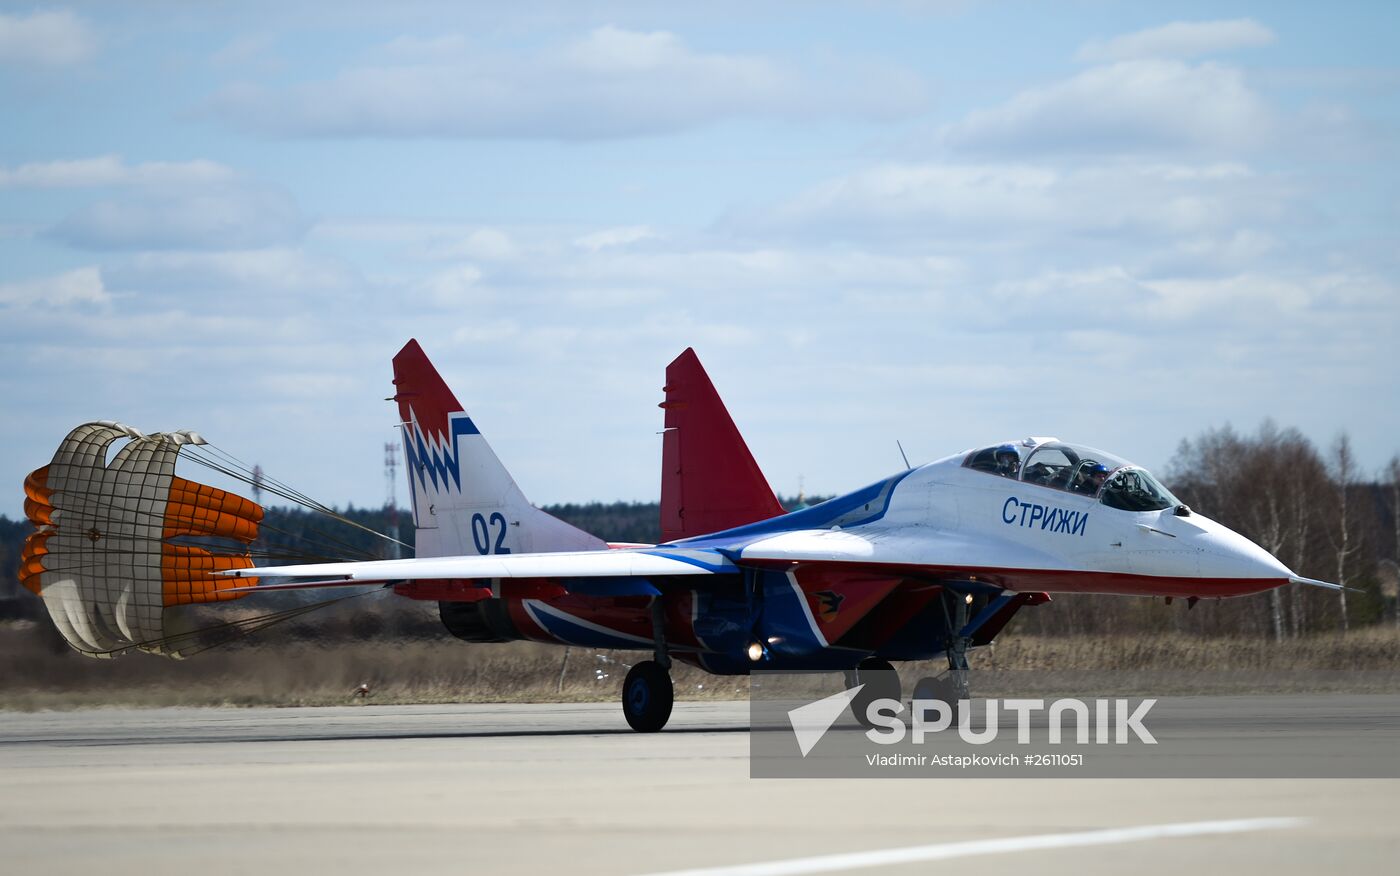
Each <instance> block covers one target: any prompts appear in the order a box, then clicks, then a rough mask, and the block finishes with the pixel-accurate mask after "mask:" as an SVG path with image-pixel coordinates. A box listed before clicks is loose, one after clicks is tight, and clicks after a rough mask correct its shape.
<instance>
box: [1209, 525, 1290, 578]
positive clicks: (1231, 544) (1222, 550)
mask: <svg viewBox="0 0 1400 876" xmlns="http://www.w3.org/2000/svg"><path fill="white" fill-rule="evenodd" d="M1202 524H1208V525H1202ZM1197 525H1198V526H1201V528H1202V529H1204V530H1205V532H1204V533H1203V536H1204V537H1203V538H1202V541H1203V542H1204V543H1203V544H1202V547H1203V548H1204V552H1205V558H1204V560H1203V565H1208V566H1209V567H1210V568H1209V570H1204V569H1203V571H1207V574H1211V575H1213V576H1215V577H1220V578H1273V579H1283V580H1285V581H1286V580H1288V578H1290V577H1292V575H1293V572H1292V571H1290V570H1289V568H1288V567H1287V566H1285V565H1284V564H1283V563H1281V562H1279V560H1278V558H1277V557H1275V556H1274V555H1273V554H1271V553H1269V552H1268V551H1266V550H1264V549H1263V548H1262V547H1260V546H1259V545H1257V544H1255V543H1254V542H1252V541H1250V540H1249V539H1247V538H1245V537H1244V536H1242V535H1240V534H1239V533H1238V532H1235V531H1234V530H1232V529H1230V528H1228V527H1226V526H1222V525H1221V524H1219V523H1216V522H1215V521H1213V520H1207V519H1205V518H1198V520H1197Z"/></svg>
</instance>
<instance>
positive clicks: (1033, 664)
mask: <svg viewBox="0 0 1400 876" xmlns="http://www.w3.org/2000/svg"><path fill="white" fill-rule="evenodd" d="M641 659H645V654H644V653H642V652H594V651H590V650H587V649H583V648H569V649H564V648H558V647H551V646H547V645H539V644H533V643H528V642H513V643H509V644H504V645H468V644H466V643H463V642H459V641H457V640H456V639H453V638H450V637H448V636H446V635H445V634H444V636H443V637H442V638H429V639H423V638H418V639H409V640H400V641H396V640H394V639H393V638H391V637H387V636H376V637H371V638H368V639H366V640H364V641H358V642H356V641H336V642H330V643H322V644H314V643H291V644H280V645H263V646H260V647H250V646H242V647H231V648H227V649H221V650H214V651H209V652H207V653H205V654H201V655H199V656H197V657H194V658H192V659H190V660H169V659H165V658H161V657H153V656H150V655H146V654H132V655H127V656H124V657H120V658H117V659H113V660H93V659H90V658H87V657H83V656H81V655H78V654H76V653H73V652H71V651H69V650H67V648H66V646H64V645H62V643H61V642H56V641H55V637H54V636H52V635H51V634H50V633H49V631H48V630H46V629H45V628H44V627H42V626H41V622H20V623H10V624H5V625H3V626H0V708H5V709H24V710H35V709H61V708H76V707H82V706H176V705H184V706H251V705H276V706H302V705H333V704H345V703H355V702H372V703H379V704H384V703H450V702H560V701H573V702H583V701H606V700H612V699H615V698H616V697H617V695H618V690H619V687H620V685H621V682H622V678H623V676H625V675H626V673H627V668H628V664H630V663H631V662H633V661H636V660H641ZM973 665H974V667H975V668H982V669H1134V670H1163V671H1186V670H1205V669H1218V670H1394V669H1397V668H1400V631H1397V630H1395V629H1393V628H1388V627H1387V628H1377V627H1371V628H1367V629H1362V630H1358V631H1355V632H1352V633H1350V634H1348V635H1346V636H1340V635H1328V636H1316V637H1312V638H1305V639H1293V640H1289V641H1286V642H1284V643H1282V644H1276V643H1274V642H1272V641H1269V640H1264V639H1249V638H1243V637H1236V638H1200V637H1196V636H1190V635H1186V634H1164V635H1156V636H1081V637H1058V636H1057V637H1045V636H1016V635H1015V634H1014V633H1008V634H1007V635H1005V636H1003V638H1002V640H1001V641H1000V642H999V643H998V644H997V645H995V646H994V647H992V648H984V649H980V650H978V651H977V652H975V653H974V654H973ZM942 669H943V665H942V664H941V663H938V662H930V663H928V664H926V665H921V664H908V670H909V671H907V672H906V671H904V667H901V672H902V674H904V675H905V677H906V678H915V677H918V676H919V675H924V674H936V673H938V672H941V671H942ZM674 678H675V683H676V695H677V698H679V699H706V698H717V699H734V698H742V697H745V696H746V695H747V694H748V679H747V678H744V677H738V678H721V677H716V676H712V675H709V674H707V673H704V672H702V671H700V670H698V669H694V668H691V667H688V666H685V665H682V664H677V666H676V667H675V669H674ZM362 684H364V685H368V686H369V694H368V696H365V697H359V696H356V695H355V690H356V689H357V688H358V687H359V686H360V685H362Z"/></svg>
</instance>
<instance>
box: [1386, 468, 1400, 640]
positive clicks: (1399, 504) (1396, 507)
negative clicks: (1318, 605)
mask: <svg viewBox="0 0 1400 876" xmlns="http://www.w3.org/2000/svg"><path fill="white" fill-rule="evenodd" d="M1386 475H1387V477H1388V479H1389V486H1390V524H1391V526H1393V527H1394V529H1395V540H1394V541H1393V542H1391V552H1390V565H1391V569H1392V571H1393V572H1394V573H1395V578H1396V588H1395V625H1396V626H1397V627H1400V456H1392V457H1391V458H1390V465H1389V466H1387V467H1386Z"/></svg>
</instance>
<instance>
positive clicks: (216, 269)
mask: <svg viewBox="0 0 1400 876" xmlns="http://www.w3.org/2000/svg"><path fill="white" fill-rule="evenodd" d="M104 275H105V276H106V279H107V283H108V285H109V286H110V287H111V288H113V289H115V290H117V291H118V292H125V291H132V292H138V293H141V294H145V295H154V296H160V297H165V296H168V295H173V296H175V297H176V298H177V299H182V300H184V301H188V302H196V301H199V300H200V299H201V298H202V297H203V296H204V295H205V294H206V293H210V292H215V293H231V292H238V293H252V294H269V295H280V294H282V293H287V292H293V293H296V294H297V295H298V296H299V297H301V298H303V299H304V298H305V297H307V296H315V295H318V294H323V293H326V292H337V291H344V290H346V289H349V288H352V287H355V286H357V285H358V284H359V280H358V278H357V277H356V276H355V275H354V273H353V272H351V271H350V270H349V269H348V268H347V267H346V266H344V265H343V264H341V263H340V262H337V261H334V260H332V259H328V258H325V257H321V256H316V255H312V254H308V253H306V252H303V251H302V250H298V249H286V248H272V249H250V250H237V249H234V250H229V251H226V252H143V253H137V254H136V255H133V256H131V257H130V258H127V259H125V260H122V261H119V262H116V263H114V264H113V265H111V266H109V267H108V268H107V269H106V270H105V271H104Z"/></svg>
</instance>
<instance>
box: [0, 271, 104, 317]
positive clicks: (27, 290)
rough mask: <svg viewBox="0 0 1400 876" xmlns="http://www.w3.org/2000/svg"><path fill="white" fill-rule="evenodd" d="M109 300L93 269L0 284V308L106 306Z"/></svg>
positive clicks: (100, 276)
mask: <svg viewBox="0 0 1400 876" xmlns="http://www.w3.org/2000/svg"><path fill="white" fill-rule="evenodd" d="M111 300H112V299H111V296H110V295H109V294H108V292H107V289H106V287H105V286H104V285H103V283H102V275H101V273H100V272H99V271H98V269H97V268H78V269H77V270H74V271H68V272H66V273H63V274H57V275H55V276H52V277H41V278H38V279H34V280H20V281H19V282H15V283H0V306H3V307H5V308H49V307H60V308H61V307H71V306H73V305H99V306H102V305H107V304H110V303H111Z"/></svg>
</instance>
